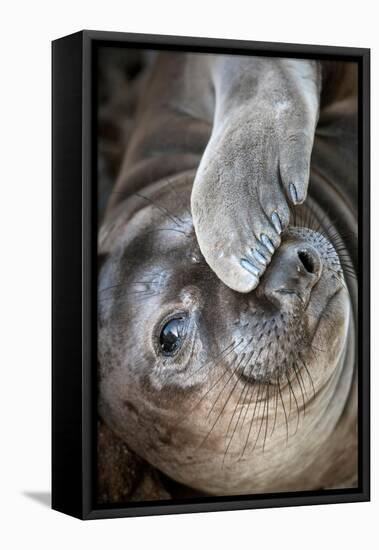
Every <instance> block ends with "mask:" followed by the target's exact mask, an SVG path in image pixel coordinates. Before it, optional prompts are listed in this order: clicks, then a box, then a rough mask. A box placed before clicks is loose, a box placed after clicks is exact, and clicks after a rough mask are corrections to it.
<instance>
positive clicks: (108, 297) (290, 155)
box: [52, 31, 370, 519]
mask: <svg viewBox="0 0 379 550" xmlns="http://www.w3.org/2000/svg"><path fill="white" fill-rule="evenodd" d="M52 59H53V203H52V208H53V387H52V394H53V395H52V428H53V434H52V437H53V444H52V506H53V508H54V509H55V510H59V511H61V512H65V513H67V514H71V515H73V516H76V517H78V518H82V519H95V518H111V517H121V516H137V515H151V514H172V513H185V512H197V511H217V510H238V509H246V508H262V507H274V506H294V505H306V504H325V503H338V502H357V501H366V500H368V499H369V479H370V470H369V431H370V419H369V406H370V405H369V403H370V387H369V356H370V355H369V345H370V342H369V293H370V290H369V285H370V279H369V271H370V269H369V246H370V234H369V217H370V209H369V165H370V158H369V88H370V83H369V77H370V72H369V71H370V68H369V60H370V53H369V50H367V49H359V48H344V47H334V46H333V47H329V46H306V45H295V44H274V43H262V42H246V41H234V40H216V39H206V38H185V37H172V36H151V35H139V34H124V33H109V32H98V31H96V32H95V31H83V32H79V33H76V34H73V35H70V36H67V37H64V38H61V39H59V40H56V41H54V42H53V48H52Z"/></svg>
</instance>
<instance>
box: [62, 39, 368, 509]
mask: <svg viewBox="0 0 379 550" xmlns="http://www.w3.org/2000/svg"><path fill="white" fill-rule="evenodd" d="M104 44H107V45H114V46H116V45H117V46H127V47H138V48H151V49H166V50H182V51H194V52H219V53H234V54H251V55H262V54H263V55H265V56H281V57H284V56H285V57H297V58H298V57H301V58H317V59H333V60H344V61H355V62H357V63H358V67H359V214H360V215H359V285H358V287H359V350H358V353H359V358H360V369H359V389H358V391H359V409H358V422H359V486H358V488H357V489H341V490H326V491H322V492H321V491H312V492H297V493H278V494H266V495H256V496H236V497H217V498H216V497H209V498H205V497H204V498H202V499H201V500H199V499H197V500H196V501H193V500H192V501H191V500H190V499H188V500H180V501H179V500H175V501H157V502H141V503H136V502H133V503H130V504H128V505H125V506H122V507H120V506H103V507H99V506H97V505H96V504H95V500H94V476H95V470H96V468H95V463H94V460H95V458H94V456H95V444H96V267H97V264H96V242H97V241H96V220H97V214H96V212H97V204H96V186H94V181H96V179H95V178H96V171H97V168H96V140H95V137H96V131H97V129H96V116H95V114H96V98H95V97H94V94H95V90H96V86H95V82H96V81H95V78H96V55H95V52H96V49H97V48H98V47H99V46H100V45H104ZM52 97H53V107H52V115H53V123H52V141H53V144H52V156H53V169H52V180H53V197H52V211H53V226H52V230H53V251H52V256H53V266H52V277H53V291H52V299H53V300H52V304H53V306H52V307H53V310H52V321H53V328H52V346H53V355H52V380H53V382H52V507H53V508H54V509H55V510H58V511H61V512H64V513H67V514H70V515H72V516H75V517H77V518H81V519H96V518H112V517H123V516H144V515H156V514H175V513H188V512H205V511H219V510H241V509H247V508H267V507H279V506H300V505H309V504H328V503H342V502H358V501H367V500H369V499H370V415H369V412H370V336H369V335H370V252H369V251H370V50H369V49H362V48H345V47H334V46H333V47H331V46H314V45H299V44H281V43H264V42H250V41H240V40H224V39H222V40H219V39H208V38H189V37H175V36H158V35H156V36H153V35H144V34H130V33H118V32H101V31H82V32H78V33H76V34H72V35H70V36H66V37H63V38H61V39H58V40H55V41H54V42H53V43H52Z"/></svg>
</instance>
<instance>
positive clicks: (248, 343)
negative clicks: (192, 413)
mask: <svg viewBox="0 0 379 550" xmlns="http://www.w3.org/2000/svg"><path fill="white" fill-rule="evenodd" d="M253 339H254V337H252V338H250V340H249V341H248V342H247V344H246V346H245V347H244V348H242V350H241V352H240V353H241V354H242V358H241V360H240V362H239V363H237V366H236V367H235V369H234V370H232V372H231V375H230V377H229V378H228V380H227V382H226V383H225V385H224V387H223V388H222V390H221V391H220V392H219V394H218V396H217V398H216V399H215V401H214V403H213V405H212V407H211V409H210V410H209V412H208V415H207V418H209V416H210V415H211V413H212V411H213V409H214V406H215V405H216V403H217V401H218V400H219V398H220V396H221V394H222V392H223V391H224V389H225V388H226V386H227V385H228V383H229V381H230V380H231V379H232V377H233V376H234V374H235V373H236V372H237V370H238V369H239V367H240V365H241V363H242V361H243V360H244V358H245V356H246V354H245V353H244V351H245V349H246V348H247V347H248V346H249V345H250V344H251V342H252V341H253ZM237 358H238V356H237V357H236V359H237ZM236 359H235V360H236ZM232 364H234V361H233V363H232ZM237 383H238V378H237V380H236V383H235V386H236V385H237ZM213 387H214V386H213ZM233 390H234V388H233ZM233 390H232V391H233Z"/></svg>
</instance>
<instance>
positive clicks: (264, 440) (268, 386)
mask: <svg viewBox="0 0 379 550" xmlns="http://www.w3.org/2000/svg"><path fill="white" fill-rule="evenodd" d="M266 401H267V412H266V427H265V433H264V438H263V447H262V452H263V453H264V452H265V445H266V438H267V430H268V416H269V408H270V385H269V384H267V393H266ZM263 412H264V411H263Z"/></svg>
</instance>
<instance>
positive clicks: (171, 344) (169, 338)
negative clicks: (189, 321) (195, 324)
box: [159, 317, 185, 355]
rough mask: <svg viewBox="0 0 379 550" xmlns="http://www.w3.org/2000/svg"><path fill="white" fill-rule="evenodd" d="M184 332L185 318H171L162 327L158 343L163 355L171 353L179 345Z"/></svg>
mask: <svg viewBox="0 0 379 550" xmlns="http://www.w3.org/2000/svg"><path fill="white" fill-rule="evenodd" d="M184 334H185V318H184V317H178V318H176V319H171V321H168V322H167V323H166V324H165V325H164V326H163V328H162V330H161V334H160V336H159V345H160V348H161V350H162V352H163V353H164V354H165V355H173V354H174V353H175V352H176V351H177V350H178V349H179V348H180V346H181V343H182V340H183V338H184Z"/></svg>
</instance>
